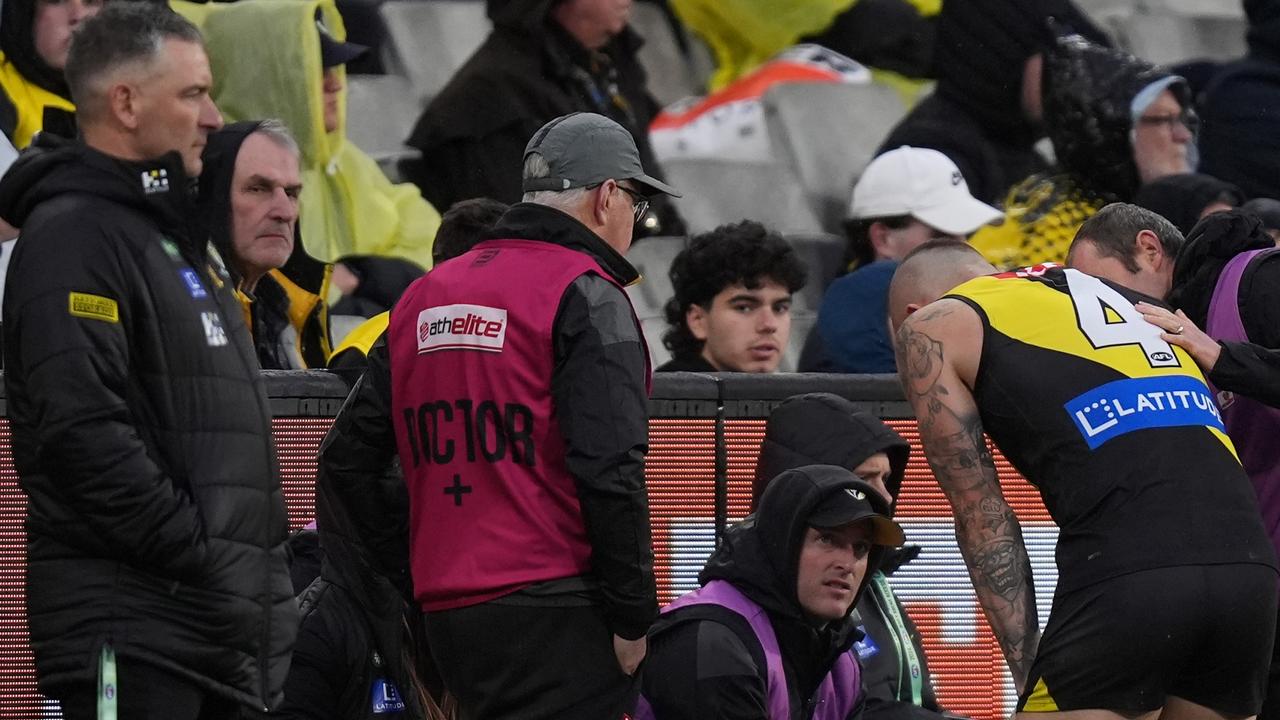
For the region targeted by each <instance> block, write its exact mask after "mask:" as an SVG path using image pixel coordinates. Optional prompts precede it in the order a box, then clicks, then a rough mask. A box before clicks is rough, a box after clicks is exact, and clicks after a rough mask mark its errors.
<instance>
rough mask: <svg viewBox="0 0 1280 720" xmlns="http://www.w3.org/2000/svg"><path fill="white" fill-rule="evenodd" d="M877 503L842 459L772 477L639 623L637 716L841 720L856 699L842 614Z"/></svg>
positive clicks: (877, 525) (878, 550)
mask: <svg viewBox="0 0 1280 720" xmlns="http://www.w3.org/2000/svg"><path fill="white" fill-rule="evenodd" d="M888 513H889V504H888V502H886V501H885V499H884V497H883V496H881V495H880V493H879V492H878V491H877V490H876V489H875V488H873V487H872V486H871V485H869V484H867V483H865V482H862V481H861V480H859V479H858V478H857V476H855V475H854V474H853V473H851V472H849V471H848V470H846V469H845V468H841V467H835V466H832V465H807V466H804V467H799V468H796V469H794V470H788V471H786V472H784V473H782V474H781V475H779V476H778V477H776V478H774V479H773V481H772V482H771V483H770V484H769V487H768V488H767V489H766V490H765V492H764V495H763V496H762V497H761V498H760V505H759V507H758V508H757V509H756V512H755V513H754V514H753V515H751V516H749V517H748V518H747V519H745V520H743V521H742V522H740V523H738V524H736V525H734V526H732V527H731V528H729V530H728V531H727V532H726V534H725V536H724V538H723V539H722V542H721V544H720V546H719V547H718V548H717V549H716V551H715V553H713V554H712V556H711V558H710V559H709V560H707V564H706V566H705V567H704V568H703V569H702V573H701V574H700V575H699V577H698V581H699V582H700V583H701V585H702V587H701V588H700V589H698V590H696V591H694V592H692V593H690V594H688V595H685V596H683V597H681V598H679V599H677V600H676V601H675V602H674V603H672V604H671V605H668V606H667V607H666V608H664V609H663V614H662V617H661V618H660V619H659V620H658V622H657V623H655V624H654V627H653V630H652V631H650V641H651V643H652V650H651V653H650V657H649V661H648V665H647V666H646V667H645V673H644V681H643V700H642V702H641V706H640V710H639V712H638V713H637V718H638V719H639V720H650V719H653V720H695V719H696V720H747V719H750V720H790V719H792V718H806V719H807V718H821V719H822V720H848V719H849V718H854V717H857V716H858V715H859V713H860V712H861V706H862V704H863V703H864V697H863V690H862V679H861V672H860V670H859V668H858V664H857V663H856V662H855V661H854V659H853V656H852V655H851V654H850V653H849V649H850V647H851V646H852V645H853V643H854V642H855V641H857V640H858V639H860V636H861V633H860V632H859V631H858V629H857V622H856V621H855V620H854V619H853V617H852V615H851V613H852V612H853V608H854V605H855V604H856V602H857V600H858V597H859V596H860V595H861V594H862V592H863V590H864V588H866V586H867V584H868V582H869V580H870V577H871V574H872V573H873V572H874V571H875V569H876V567H877V565H878V563H879V561H880V556H881V555H882V554H883V552H884V549H885V548H886V547H896V546H899V545H901V544H902V541H903V536H902V528H900V527H898V525H897V523H895V522H893V520H891V519H889V517H888Z"/></svg>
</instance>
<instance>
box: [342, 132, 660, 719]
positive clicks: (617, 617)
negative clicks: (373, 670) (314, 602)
mask: <svg viewBox="0 0 1280 720" xmlns="http://www.w3.org/2000/svg"><path fill="white" fill-rule="evenodd" d="M523 186H524V190H525V195H524V202H521V203H519V204H517V205H514V206H512V207H511V208H510V209H509V210H508V211H507V212H506V213H505V214H504V215H503V216H502V218H501V219H500V220H499V221H498V222H497V224H496V226H495V227H494V228H493V229H492V230H491V231H490V232H489V233H488V235H487V237H488V238H489V239H487V240H484V241H482V242H480V243H479V244H478V245H477V246H476V247H475V248H474V249H472V250H471V251H470V252H467V253H465V254H463V255H461V256H459V257H457V258H454V259H452V260H448V261H446V262H444V263H441V264H440V265H437V266H436V267H435V268H434V269H433V270H431V272H429V273H428V274H427V275H426V276H424V277H423V278H421V279H419V280H418V281H417V282H415V283H414V284H413V285H411V286H410V287H409V289H408V290H407V291H406V292H405V294H404V296H403V297H402V298H401V300H400V302H399V304H397V305H396V307H395V308H394V309H393V310H392V311H391V319H390V324H389V326H388V328H387V332H386V334H385V337H384V340H383V341H380V342H379V343H377V344H375V346H374V347H373V349H372V350H371V352H370V354H369V369H368V371H367V372H366V373H365V375H364V377H363V378H362V379H361V381H360V382H359V383H358V384H357V385H356V387H355V388H354V389H353V390H352V396H351V398H350V399H349V400H348V402H347V404H346V406H345V407H344V408H343V411H342V413H341V414H340V415H339V417H338V419H337V421H336V422H335V424H334V429H333V430H332V431H331V432H330V434H329V437H328V438H327V439H326V441H325V444H324V446H323V447H322V449H321V474H320V480H319V482H321V483H322V484H327V485H328V486H330V487H332V488H333V489H334V494H336V495H338V496H339V497H341V498H342V502H343V503H344V504H345V505H346V507H347V512H348V513H349V514H350V515H352V516H353V518H354V520H353V525H354V526H355V527H356V529H357V531H358V533H359V534H360V535H361V539H362V542H363V543H364V544H365V546H366V547H367V549H368V552H369V554H370V555H371V556H373V557H372V558H371V559H372V561H373V562H375V563H376V564H378V565H379V566H380V567H381V569H382V570H383V572H386V573H388V574H390V575H391V576H392V577H393V578H397V579H399V581H400V583H401V586H402V587H404V588H405V589H406V591H407V592H411V593H412V597H413V599H414V601H415V602H417V603H418V604H419V605H420V606H421V608H422V610H423V612H424V613H425V626H426V633H427V641H428V643H429V645H430V649H431V654H432V657H433V658H434V659H435V661H436V663H437V665H438V669H439V672H440V675H441V679H442V680H443V682H444V685H445V687H446V689H447V690H448V691H449V692H450V693H452V694H453V695H454V697H456V698H457V700H458V706H459V716H460V718H462V719H463V720H467V719H469V718H484V719H485V720H495V719H497V720H500V719H502V718H520V720H533V719H535V718H557V719H563V718H570V719H572V718H583V719H584V720H588V719H589V720H601V719H609V720H612V719H617V720H621V718H623V717H625V716H626V714H629V713H630V712H632V710H633V707H634V705H635V701H636V694H637V692H638V688H637V687H636V680H635V679H634V678H633V674H634V673H635V671H636V669H637V668H638V666H639V664H640V661H641V660H642V659H643V658H644V655H645V650H646V644H645V632H646V630H648V628H649V624H650V623H651V622H652V621H653V619H654V617H655V616H656V614H657V596H656V589H655V582H654V575H653V549H652V545H651V541H650V535H649V508H648V500H647V495H646V492H645V484H644V455H645V452H646V450H647V433H648V413H647V408H646V401H647V396H648V383H649V377H650V368H649V364H648V357H649V355H648V351H647V349H646V347H645V344H644V339H643V336H642V334H641V331H640V326H639V323H638V321H637V320H636V317H635V313H634V311H633V309H632V307H631V303H630V301H629V300H628V298H627V295H626V293H625V292H624V291H623V289H622V288H623V286H624V285H626V284H628V283H631V282H634V281H635V280H636V279H637V278H638V274H637V272H636V270H635V269H634V268H633V267H631V265H630V264H628V263H627V261H626V260H625V259H624V258H623V254H624V253H625V252H626V251H627V249H628V248H629V247H630V245H631V238H632V229H633V227H634V224H635V222H636V218H638V217H643V214H644V210H645V208H646V206H647V204H648V198H649V197H651V196H653V195H655V194H660V193H665V194H669V195H674V194H675V192H674V191H673V190H672V189H671V188H670V187H668V186H667V185H666V184H664V183H662V182H660V181H658V180H655V179H654V178H652V177H650V176H649V175H647V174H646V173H645V172H644V168H643V167H641V164H640V159H639V153H638V152H637V151H636V145H635V142H634V140H633V139H632V137H631V135H630V133H628V132H627V131H626V130H625V129H623V128H622V126H620V125H618V124H617V123H615V122H613V121H612V120H609V119H607V118H605V117H603V116H600V115H595V114H590V113H576V114H573V115H566V116H564V117H560V118H556V119H555V120H552V121H551V122H549V123H547V124H546V125H545V126H543V127H542V129H541V130H539V131H538V132H537V134H535V135H534V137H533V138H532V139H531V140H530V141H529V144H528V147H527V148H526V150H525V156H524V172H523ZM393 451H394V452H395V453H397V454H398V455H399V459H400V465H401V468H402V469H403V472H404V487H403V488H387V487H386V486H385V483H382V481H381V480H380V479H379V478H378V477H377V470H378V469H379V468H380V467H382V465H380V464H379V463H380V462H383V461H385V460H387V459H389V457H390V455H391V453H392V452H393ZM406 490H407V502H406V499H405V497H404V493H405V491H406ZM397 492H398V493H400V495H399V496H397ZM406 549H407V553H406ZM410 579H411V580H412V582H411V589H410V588H409V586H410V583H409V582H408V581H409V580H410Z"/></svg>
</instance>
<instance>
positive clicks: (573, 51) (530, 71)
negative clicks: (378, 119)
mask: <svg viewBox="0 0 1280 720" xmlns="http://www.w3.org/2000/svg"><path fill="white" fill-rule="evenodd" d="M615 5H617V4H616V3H612V2H609V3H601V2H600V0H487V9H488V14H489V18H490V19H491V20H492V21H493V25H494V28H493V32H492V33H491V34H490V35H489V37H488V39H486V40H485V42H484V44H483V45H481V46H480V49H479V50H477V51H476V52H475V54H474V55H472V56H471V58H470V59H468V60H467V62H466V64H465V65H463V66H462V68H461V69H460V70H458V73H457V74H456V75H454V76H453V78H452V79H451V80H450V81H449V83H448V84H447V85H445V87H444V89H443V90H441V91H440V94H439V95H437V96H436V97H435V98H434V99H433V100H432V101H431V103H430V104H429V105H428V106H427V109H426V110H425V111H423V113H422V115H421V117H419V118H418V121H417V124H416V125H415V126H414V128H413V132H412V133H410V135H409V138H408V140H406V141H405V142H406V144H408V145H410V146H412V147H415V148H417V149H419V150H421V151H422V160H421V162H420V163H415V164H414V165H413V166H412V167H410V168H408V169H407V170H408V172H407V174H408V176H409V179H411V180H413V182H415V183H417V185H418V187H420V188H421V189H422V195H423V197H425V198H427V200H429V201H431V204H432V205H435V206H436V207H439V208H447V207H451V206H452V205H453V204H454V203H456V202H458V201H460V200H466V199H469V198H477V197H487V198H492V199H494V200H499V201H501V202H505V203H515V202H519V201H520V199H521V191H520V183H519V182H518V180H519V177H518V176H517V175H515V174H513V173H512V168H518V167H519V166H520V159H521V157H522V156H523V155H522V153H523V151H524V146H525V142H526V141H528V139H529V138H530V137H531V136H532V135H533V134H534V132H536V131H537V130H538V128H540V127H542V125H543V123H546V122H547V121H548V120H551V119H552V118H556V117H559V116H561V115H567V114H568V113H571V112H577V111H584V112H594V113H598V114H600V115H604V116H605V117H608V118H610V119H611V120H613V121H614V122H617V123H618V124H620V125H622V126H623V127H625V128H626V129H627V130H628V131H630V133H631V136H632V137H633V138H634V139H635V142H636V147H638V148H639V149H640V160H641V162H642V163H643V164H644V166H645V167H646V168H649V169H650V170H651V171H654V170H655V169H657V168H658V162H657V160H656V159H655V158H654V155H653V149H652V147H651V146H650V145H649V131H648V128H649V123H650V122H652V121H653V118H654V116H655V115H657V114H658V110H659V107H658V103H657V101H656V100H654V99H653V96H652V95H650V94H649V91H648V90H647V89H646V86H645V84H646V77H645V72H644V68H642V67H641V66H640V63H639V61H638V60H637V59H636V52H637V51H638V50H639V48H640V46H641V44H643V42H644V41H643V40H642V39H641V38H640V36H639V35H637V34H636V33H635V31H634V30H632V29H631V28H630V26H628V25H627V14H628V12H629V10H628V9H627V7H626V6H617V7H621V8H622V9H621V10H617V9H616V8H615V7H613V6H615ZM653 174H654V176H655V177H657V178H659V179H661V174H660V173H658V172H653ZM654 201H655V202H654V203H653V204H652V206H651V207H652V209H651V210H650V212H649V214H648V216H647V217H646V218H644V219H642V220H641V221H640V222H639V224H638V225H637V229H638V230H640V231H641V233H642V234H663V235H678V234H680V233H681V232H683V223H682V222H681V221H680V219H679V216H678V215H677V214H676V212H675V207H674V206H673V205H672V204H671V203H669V202H668V201H667V200H666V199H665V198H660V197H659V198H654Z"/></svg>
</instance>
